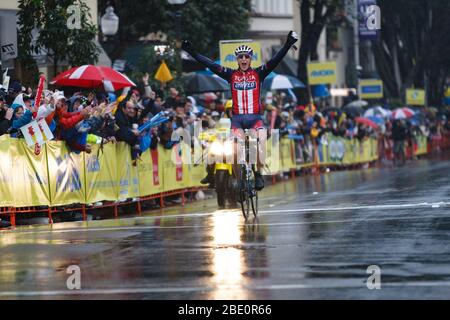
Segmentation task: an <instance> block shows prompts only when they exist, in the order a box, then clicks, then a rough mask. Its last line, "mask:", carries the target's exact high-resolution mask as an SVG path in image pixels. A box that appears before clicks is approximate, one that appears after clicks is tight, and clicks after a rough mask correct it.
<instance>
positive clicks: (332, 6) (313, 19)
mask: <svg viewBox="0 0 450 320" xmlns="http://www.w3.org/2000/svg"><path fill="white" fill-rule="evenodd" d="M298 1H300V17H301V18H300V19H301V30H302V31H301V35H300V50H299V56H298V70H297V72H298V78H299V79H300V80H301V81H302V82H303V83H305V84H307V83H308V72H307V64H308V61H310V60H311V61H314V60H318V58H319V56H318V52H317V46H318V43H319V39H320V35H321V34H322V31H323V29H324V28H325V26H327V25H329V24H331V23H334V22H335V21H336V19H337V18H338V17H339V14H340V9H341V8H342V2H343V1H341V0H298ZM309 100H310V94H309V92H308V91H307V90H304V91H303V92H302V95H301V101H300V102H301V103H307V102H308V101H309Z"/></svg>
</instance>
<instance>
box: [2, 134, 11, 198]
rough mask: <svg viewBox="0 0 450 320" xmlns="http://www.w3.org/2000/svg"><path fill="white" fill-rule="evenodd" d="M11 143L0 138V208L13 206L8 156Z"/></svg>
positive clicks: (3, 137) (9, 140)
mask: <svg viewBox="0 0 450 320" xmlns="http://www.w3.org/2000/svg"><path fill="white" fill-rule="evenodd" d="M11 141H12V139H10V138H9V137H8V136H6V135H4V136H1V137H0V159H1V160H0V207H8V206H14V181H13V175H12V174H11V172H13V163H12V157H11V155H10V154H9V150H10V146H11Z"/></svg>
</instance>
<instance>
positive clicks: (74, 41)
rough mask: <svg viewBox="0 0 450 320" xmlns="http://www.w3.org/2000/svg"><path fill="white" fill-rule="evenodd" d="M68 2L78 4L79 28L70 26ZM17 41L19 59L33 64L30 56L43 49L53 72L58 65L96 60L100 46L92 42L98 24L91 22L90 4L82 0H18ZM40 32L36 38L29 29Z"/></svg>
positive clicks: (87, 62) (78, 63) (89, 62)
mask: <svg viewBox="0 0 450 320" xmlns="http://www.w3.org/2000/svg"><path fill="white" fill-rule="evenodd" d="M71 5H75V6H78V7H79V9H80V10H79V12H80V20H79V21H80V26H81V28H79V29H77V28H69V27H68V20H69V18H70V17H71V12H68V10H67V9H68V8H69V6H71ZM18 18H19V26H20V30H19V32H18V35H19V37H18V43H19V52H20V57H21V59H22V61H25V62H26V63H30V64H31V63H32V60H30V56H31V55H32V54H33V53H35V54H37V53H39V52H41V51H42V50H44V51H47V54H48V55H49V56H51V57H52V58H53V66H54V71H55V73H56V71H57V67H58V64H60V63H61V62H62V61H67V62H68V63H69V64H70V65H82V64H91V63H95V62H96V61H97V59H98V55H99V49H98V48H97V46H96V45H95V43H94V41H93V40H94V39H95V35H96V34H97V27H96V26H95V25H93V24H92V22H91V20H90V18H91V14H90V12H89V7H88V6H87V5H86V4H85V3H84V2H83V1H82V0H46V1H40V0H19V13H18ZM33 30H37V31H38V32H39V34H38V37H37V39H36V41H33V39H32V31H33Z"/></svg>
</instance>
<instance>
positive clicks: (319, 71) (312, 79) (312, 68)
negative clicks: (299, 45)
mask: <svg viewBox="0 0 450 320" xmlns="http://www.w3.org/2000/svg"><path fill="white" fill-rule="evenodd" d="M308 81H309V84H310V85H314V84H335V83H336V81H337V65H336V61H328V62H310V63H308Z"/></svg>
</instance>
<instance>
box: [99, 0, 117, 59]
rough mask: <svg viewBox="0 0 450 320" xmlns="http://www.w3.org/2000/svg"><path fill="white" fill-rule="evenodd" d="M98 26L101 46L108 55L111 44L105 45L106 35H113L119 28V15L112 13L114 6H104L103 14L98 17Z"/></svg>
mask: <svg viewBox="0 0 450 320" xmlns="http://www.w3.org/2000/svg"><path fill="white" fill-rule="evenodd" d="M100 26H101V30H102V43H103V46H104V47H105V51H106V53H107V54H108V55H110V54H111V51H112V50H109V49H110V48H109V47H110V46H111V45H109V46H106V44H107V42H108V37H112V36H115V35H116V34H117V31H118V30H119V17H118V16H117V15H116V14H115V13H114V8H113V7H112V6H110V5H109V6H108V7H106V10H105V14H104V15H103V16H102V17H101V19H100ZM107 47H108V48H107ZM111 60H112V59H111ZM112 62H113V61H112Z"/></svg>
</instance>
